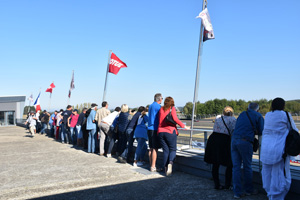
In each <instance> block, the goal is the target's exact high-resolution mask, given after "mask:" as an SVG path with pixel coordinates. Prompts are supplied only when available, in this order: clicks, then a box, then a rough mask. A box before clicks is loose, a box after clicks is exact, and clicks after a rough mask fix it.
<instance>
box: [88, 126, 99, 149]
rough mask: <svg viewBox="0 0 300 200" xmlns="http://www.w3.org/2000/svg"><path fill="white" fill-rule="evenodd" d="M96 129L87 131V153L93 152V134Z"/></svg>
mask: <svg viewBox="0 0 300 200" xmlns="http://www.w3.org/2000/svg"><path fill="white" fill-rule="evenodd" d="M96 130H97V129H92V130H88V131H89V139H88V152H89V153H94V152H95V133H96Z"/></svg>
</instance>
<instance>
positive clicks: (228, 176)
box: [212, 164, 232, 188]
mask: <svg viewBox="0 0 300 200" xmlns="http://www.w3.org/2000/svg"><path fill="white" fill-rule="evenodd" d="M219 168H220V165H217V164H213V166H212V176H213V179H214V183H215V187H216V188H218V187H220V180H219ZM231 179H232V167H227V168H226V172H225V187H226V188H229V187H230V186H231Z"/></svg>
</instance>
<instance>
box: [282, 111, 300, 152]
mask: <svg viewBox="0 0 300 200" xmlns="http://www.w3.org/2000/svg"><path fill="white" fill-rule="evenodd" d="M285 113H286V116H287V118H288V120H289V123H290V131H289V133H288V135H287V137H286V140H285V148H284V154H283V156H284V157H286V156H287V154H288V155H290V156H297V155H299V153H300V135H299V133H298V132H297V131H296V130H294V129H293V127H292V123H291V120H290V117H289V114H288V112H285Z"/></svg>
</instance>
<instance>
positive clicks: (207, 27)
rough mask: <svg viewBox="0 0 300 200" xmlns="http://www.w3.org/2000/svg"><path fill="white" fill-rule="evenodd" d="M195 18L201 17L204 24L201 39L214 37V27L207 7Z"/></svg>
mask: <svg viewBox="0 0 300 200" xmlns="http://www.w3.org/2000/svg"><path fill="white" fill-rule="evenodd" d="M196 18H201V19H202V24H203V26H204V34H203V41H204V42H205V41H206V40H211V39H215V34H214V29H213V26H212V24H211V20H210V16H209V13H208V10H207V8H205V9H204V10H202V11H201V12H200V13H199V15H198V16H197V17H196Z"/></svg>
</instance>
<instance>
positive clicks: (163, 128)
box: [157, 97, 190, 176]
mask: <svg viewBox="0 0 300 200" xmlns="http://www.w3.org/2000/svg"><path fill="white" fill-rule="evenodd" d="M170 113H171V116H172V118H173V121H174V122H175V123H176V124H174V123H170V122H168V121H167V120H166V117H167V115H168V114H170ZM177 124H178V125H179V126H180V127H181V128H185V129H190V128H189V127H187V126H186V125H184V124H183V123H182V122H181V121H180V120H179V119H178V117H177V114H176V108H175V103H174V99H173V98H172V97H167V98H166V99H165V101H164V106H163V107H161V108H160V110H159V125H158V130H157V132H158V137H159V140H160V143H161V146H162V149H163V153H164V158H163V163H164V167H165V172H166V176H170V175H171V174H172V168H173V163H174V160H175V157H176V150H177V136H178V130H177V126H176V125H177Z"/></svg>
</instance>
